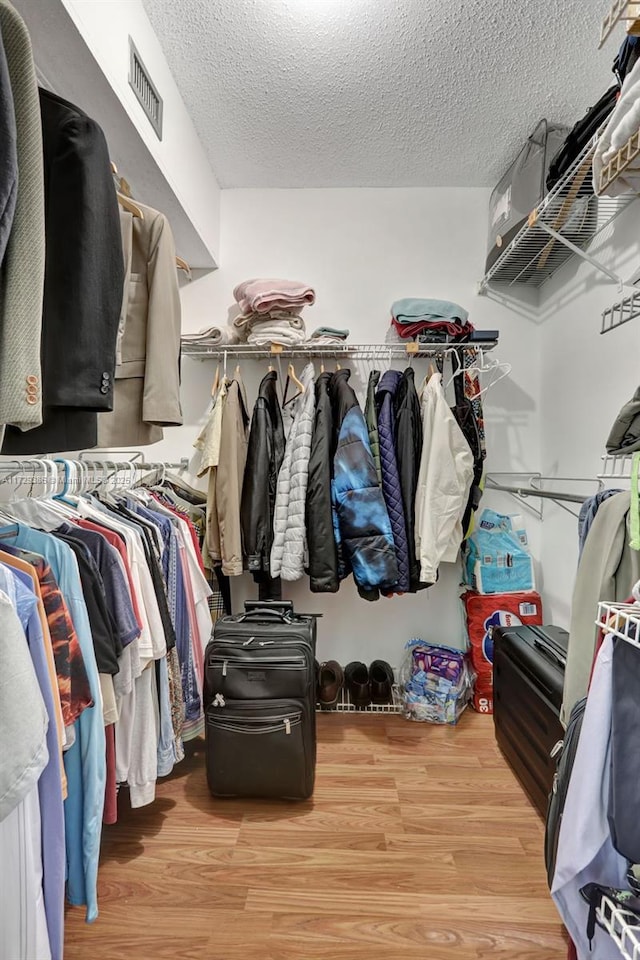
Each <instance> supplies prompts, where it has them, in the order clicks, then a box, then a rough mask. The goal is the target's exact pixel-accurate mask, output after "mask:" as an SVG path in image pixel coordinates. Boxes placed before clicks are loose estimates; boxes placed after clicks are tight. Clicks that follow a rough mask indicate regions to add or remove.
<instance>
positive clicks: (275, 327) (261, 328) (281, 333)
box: [247, 320, 306, 347]
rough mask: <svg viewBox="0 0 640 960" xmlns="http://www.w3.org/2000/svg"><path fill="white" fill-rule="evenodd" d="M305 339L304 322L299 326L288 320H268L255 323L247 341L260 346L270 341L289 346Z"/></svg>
mask: <svg viewBox="0 0 640 960" xmlns="http://www.w3.org/2000/svg"><path fill="white" fill-rule="evenodd" d="M305 339H306V333H305V329H304V322H303V323H302V327H297V326H293V325H292V324H291V323H289V322H288V321H285V322H283V321H278V320H274V321H270V320H267V321H265V322H264V323H254V325H253V326H252V328H251V332H250V334H249V336H248V337H247V342H248V343H253V344H255V345H256V346H260V347H264V346H267V344H269V343H280V344H282V346H283V347H288V346H294V345H295V344H298V343H302V342H303V341H304V340H305Z"/></svg>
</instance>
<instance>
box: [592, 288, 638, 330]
mask: <svg viewBox="0 0 640 960" xmlns="http://www.w3.org/2000/svg"><path fill="white" fill-rule="evenodd" d="M636 317H640V290H634V291H633V293H631V294H629V296H628V297H623V298H622V300H619V301H618V302H617V303H614V304H613V306H611V307H607V308H606V310H603V311H602V327H601V328H600V333H609V331H610V330H616V329H617V328H618V327H621V326H622V324H623V323H628V322H629V321H630V320H635V319H636Z"/></svg>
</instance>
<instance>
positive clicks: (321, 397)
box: [306, 373, 340, 593]
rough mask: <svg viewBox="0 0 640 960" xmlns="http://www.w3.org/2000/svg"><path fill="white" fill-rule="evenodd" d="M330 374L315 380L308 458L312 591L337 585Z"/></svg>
mask: <svg viewBox="0 0 640 960" xmlns="http://www.w3.org/2000/svg"><path fill="white" fill-rule="evenodd" d="M332 376H333V374H331V373H321V374H320V376H319V377H318V378H317V380H316V409H315V415H314V420H313V436H312V439H311V456H310V458H309V479H308V482H307V502H306V528H307V544H308V548H309V586H310V588H311V591H312V592H313V593H336V592H337V590H338V587H339V586H340V580H339V577H338V550H337V547H336V541H335V537H334V532H333V508H332V506H331V477H332V473H333V454H334V449H333V447H334V430H333V413H332V409H331V399H330V397H329V383H330V381H331V378H332Z"/></svg>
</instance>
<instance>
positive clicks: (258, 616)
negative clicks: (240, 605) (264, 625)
mask: <svg viewBox="0 0 640 960" xmlns="http://www.w3.org/2000/svg"><path fill="white" fill-rule="evenodd" d="M247 620H263V621H264V620H277V621H278V622H279V623H291V622H292V621H291V617H290V616H289V613H288V612H287V611H286V610H270V609H269V608H268V607H259V608H257V609H255V610H247V612H246V613H241V614H240V616H239V617H238V623H245V621H247Z"/></svg>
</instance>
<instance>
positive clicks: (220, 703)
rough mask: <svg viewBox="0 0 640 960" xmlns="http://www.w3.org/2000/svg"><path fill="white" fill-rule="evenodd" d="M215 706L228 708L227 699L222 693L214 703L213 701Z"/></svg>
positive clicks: (217, 695)
mask: <svg viewBox="0 0 640 960" xmlns="http://www.w3.org/2000/svg"><path fill="white" fill-rule="evenodd" d="M213 706H214V707H226V703H225V699H224V697H223V696H222V694H221V693H216V695H215V698H214V701H213Z"/></svg>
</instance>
